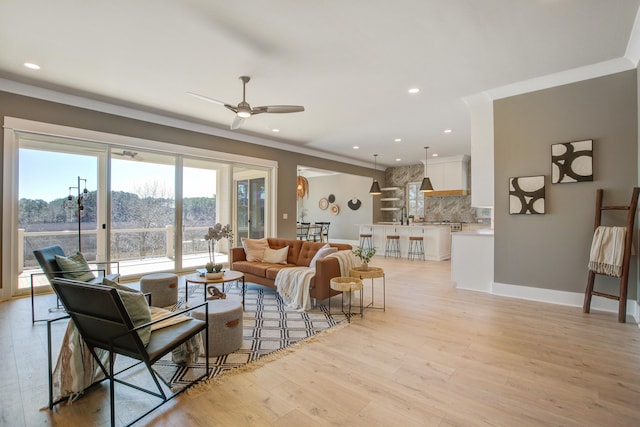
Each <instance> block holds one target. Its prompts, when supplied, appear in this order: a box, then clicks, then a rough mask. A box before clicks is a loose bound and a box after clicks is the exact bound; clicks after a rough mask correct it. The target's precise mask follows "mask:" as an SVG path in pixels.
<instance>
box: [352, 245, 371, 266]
mask: <svg viewBox="0 0 640 427" xmlns="http://www.w3.org/2000/svg"><path fill="white" fill-rule="evenodd" d="M351 252H353V254H354V255H355V256H356V258H360V261H362V264H361V265H360V267H358V269H361V270H367V269H368V268H369V261H371V258H373V256H374V255H375V254H376V248H370V249H365V248H363V247H362V246H358V247H357V248H355V249H353V250H352V251H351Z"/></svg>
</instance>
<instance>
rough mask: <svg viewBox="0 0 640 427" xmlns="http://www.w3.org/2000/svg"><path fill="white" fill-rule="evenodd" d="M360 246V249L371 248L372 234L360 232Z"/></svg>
mask: <svg viewBox="0 0 640 427" xmlns="http://www.w3.org/2000/svg"><path fill="white" fill-rule="evenodd" d="M360 247H361V248H362V249H373V235H372V234H360Z"/></svg>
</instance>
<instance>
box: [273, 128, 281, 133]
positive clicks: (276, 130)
mask: <svg viewBox="0 0 640 427" xmlns="http://www.w3.org/2000/svg"><path fill="white" fill-rule="evenodd" d="M271 132H276V133H278V132H280V129H271Z"/></svg>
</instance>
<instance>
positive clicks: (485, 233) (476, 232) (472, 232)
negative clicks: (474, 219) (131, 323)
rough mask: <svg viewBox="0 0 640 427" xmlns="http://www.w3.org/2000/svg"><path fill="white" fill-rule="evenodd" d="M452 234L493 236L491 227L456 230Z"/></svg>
mask: <svg viewBox="0 0 640 427" xmlns="http://www.w3.org/2000/svg"><path fill="white" fill-rule="evenodd" d="M452 236H493V229H492V228H481V229H479V230H470V231H458V232H457V233H453V234H452Z"/></svg>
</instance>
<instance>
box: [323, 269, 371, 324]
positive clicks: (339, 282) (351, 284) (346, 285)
mask: <svg viewBox="0 0 640 427" xmlns="http://www.w3.org/2000/svg"><path fill="white" fill-rule="evenodd" d="M329 287H331V289H333V290H334V291H339V292H341V295H342V303H341V308H342V314H344V315H345V316H347V321H348V322H349V323H351V316H352V315H353V314H354V313H352V311H351V307H352V304H351V302H352V301H351V300H352V299H353V294H352V292H353V291H360V318H362V317H363V316H364V310H363V307H362V301H363V300H362V280H360V279H358V278H356V277H334V278H333V279H331V280H330V281H329ZM345 292H348V293H349V311H348V312H346V313H345V311H344V293H345ZM329 314H331V297H329Z"/></svg>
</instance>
